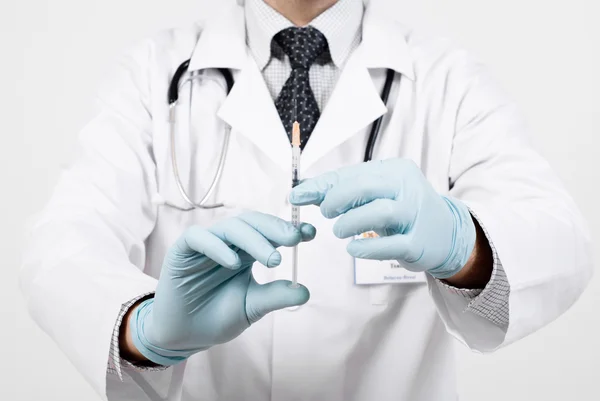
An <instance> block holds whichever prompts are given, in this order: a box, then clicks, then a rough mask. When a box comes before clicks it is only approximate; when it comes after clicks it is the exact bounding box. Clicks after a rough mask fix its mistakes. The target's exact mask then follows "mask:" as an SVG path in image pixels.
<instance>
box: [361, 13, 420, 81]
mask: <svg viewBox="0 0 600 401" xmlns="http://www.w3.org/2000/svg"><path fill="white" fill-rule="evenodd" d="M361 48H362V51H363V57H364V62H365V66H366V67H367V68H371V69H375V68H390V69H392V70H394V71H396V72H397V73H399V74H401V75H402V77H403V78H408V79H410V80H412V81H414V80H415V72H414V66H413V58H412V55H411V54H410V49H409V47H408V43H407V41H406V32H405V30H404V28H403V27H402V25H401V24H400V23H399V22H397V21H395V20H393V19H391V18H388V17H386V16H384V15H381V14H380V13H378V12H377V11H375V10H374V9H373V8H372V7H371V8H367V10H366V13H365V17H364V20H363V37H362V43H361Z"/></svg>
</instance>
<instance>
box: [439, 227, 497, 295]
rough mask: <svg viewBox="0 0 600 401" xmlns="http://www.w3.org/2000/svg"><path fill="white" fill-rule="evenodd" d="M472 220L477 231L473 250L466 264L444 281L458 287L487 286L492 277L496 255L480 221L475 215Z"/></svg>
mask: <svg viewBox="0 0 600 401" xmlns="http://www.w3.org/2000/svg"><path fill="white" fill-rule="evenodd" d="M472 220H473V223H474V225H475V232H476V240H475V246H474V247H473V251H472V252H471V255H470V256H469V259H468V261H467V263H466V264H465V266H464V267H463V268H462V269H461V270H460V271H459V272H458V273H456V274H455V275H454V276H452V277H449V278H447V279H446V280H444V281H445V282H446V283H447V284H449V285H451V286H453V287H457V288H465V289H482V288H485V286H486V285H487V284H488V282H489V281H490V279H491V277H492V272H493V270H494V257H493V253H492V249H491V247H490V244H489V242H488V239H487V237H486V235H485V233H484V231H483V229H482V228H481V226H480V225H479V222H478V221H477V219H475V218H473V217H472Z"/></svg>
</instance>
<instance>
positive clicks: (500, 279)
mask: <svg viewBox="0 0 600 401" xmlns="http://www.w3.org/2000/svg"><path fill="white" fill-rule="evenodd" d="M363 12H364V9H363V2H362V1H359V0H339V1H338V2H337V3H336V4H335V5H334V6H333V7H331V8H329V9H328V10H326V11H325V12H323V13H322V14H321V15H319V16H318V17H317V18H316V19H315V20H313V21H312V22H311V23H310V25H312V26H313V27H315V28H317V29H318V30H319V31H321V32H322V33H323V34H324V35H325V37H326V38H327V42H328V44H329V53H326V54H323V55H322V56H321V57H319V58H318V59H317V60H316V62H315V63H314V64H313V65H312V66H311V68H310V71H309V74H310V86H311V88H312V90H313V92H314V94H315V98H316V100H317V104H318V105H319V109H321V111H322V110H323V108H324V107H325V105H326V104H327V100H328V99H329V97H330V95H331V93H332V92H333V89H334V87H335V83H336V81H337V79H338V76H339V73H340V71H341V70H342V68H343V66H344V63H345V62H346V60H347V59H348V57H349V56H350V54H351V53H352V51H353V50H354V49H356V47H357V46H358V45H359V44H360V41H361V23H362V17H363ZM245 14H246V35H247V43H248V47H249V48H250V51H251V52H252V55H253V56H254V59H255V60H256V63H257V65H258V67H259V68H260V69H261V70H262V73H263V77H264V79H265V82H266V84H267V87H268V88H269V91H270V93H271V96H272V97H273V100H275V99H276V98H277V95H278V94H279V92H280V91H281V89H282V88H283V85H284V84H285V81H286V80H287V79H288V77H289V75H290V73H291V71H292V67H291V64H290V61H289V58H288V57H287V55H285V54H284V53H283V51H282V50H281V49H280V48H279V46H278V45H277V44H276V43H275V42H274V41H273V40H272V39H273V37H274V36H275V34H277V33H278V32H279V31H281V30H283V29H285V28H289V27H291V26H294V24H292V23H291V22H290V21H289V20H287V19H286V18H285V17H283V16H282V15H281V14H279V13H278V12H276V11H275V10H274V9H272V8H271V7H270V6H268V5H267V4H266V3H264V1H263V0H247V1H246V5H245ZM473 216H474V217H475V218H476V219H477V217H476V216H475V215H474V214H473ZM477 221H478V222H479V224H480V226H481V228H482V229H483V231H484V232H485V235H486V237H487V239H488V241H489V243H490V246H491V248H492V253H493V257H494V267H493V272H492V276H491V279H490V281H489V283H488V285H487V286H486V287H485V289H483V290H482V289H475V290H465V289H459V288H455V287H452V286H450V285H448V284H445V283H443V282H442V281H439V280H437V283H438V285H439V286H440V287H442V289H443V290H445V291H449V292H451V293H453V294H456V295H457V296H461V297H464V298H465V299H468V300H470V302H469V304H468V306H467V308H466V310H465V313H466V312H471V313H475V314H477V315H479V316H482V317H484V318H486V319H488V320H490V321H491V322H493V323H494V324H497V325H499V326H503V327H506V326H507V325H508V321H509V314H508V298H509V294H510V286H509V283H508V280H507V278H506V274H505V272H504V269H503V268H502V264H501V262H500V259H499V258H498V254H497V252H496V249H495V247H494V244H493V242H492V241H491V239H490V237H489V235H488V233H487V231H486V229H485V226H484V225H483V224H482V223H481V222H480V221H479V219H477ZM151 295H152V294H142V295H140V296H139V297H137V298H135V299H132V300H131V301H129V302H127V303H126V304H124V305H123V307H122V308H121V312H120V314H119V317H118V319H117V323H116V325H115V329H114V331H113V338H112V344H111V352H110V358H109V362H108V372H109V373H113V374H117V375H119V377H122V376H121V374H122V373H121V369H122V367H123V366H125V367H126V368H128V369H135V370H138V371H152V370H163V369H166V368H164V367H161V366H157V367H140V366H135V365H133V364H131V363H129V362H127V361H126V360H124V359H122V358H121V357H120V355H119V331H120V327H121V322H122V320H123V317H124V316H125V314H126V313H127V311H128V310H129V308H130V307H131V306H132V305H134V304H135V303H136V302H137V301H139V300H141V299H143V298H146V297H148V296H151Z"/></svg>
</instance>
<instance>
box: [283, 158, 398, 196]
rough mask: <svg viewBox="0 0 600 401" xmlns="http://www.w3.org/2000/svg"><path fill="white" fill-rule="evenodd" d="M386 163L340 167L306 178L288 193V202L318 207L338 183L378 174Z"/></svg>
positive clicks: (377, 162)
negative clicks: (360, 176) (356, 177)
mask: <svg viewBox="0 0 600 401" xmlns="http://www.w3.org/2000/svg"><path fill="white" fill-rule="evenodd" d="M388 164H389V163H388V161H384V162H381V161H371V162H367V163H360V164H355V165H352V166H346V167H342V168H340V169H338V170H335V171H330V172H328V173H324V174H321V175H319V176H316V177H313V178H306V179H304V180H302V182H301V183H300V184H299V185H297V186H296V187H295V188H294V189H292V192H291V193H290V202H291V203H292V204H293V205H298V206H303V205H320V204H321V202H323V200H324V199H325V196H326V195H327V192H329V190H331V188H333V187H334V186H336V185H337V184H338V183H339V182H340V181H342V180H347V179H350V180H352V179H353V177H355V176H359V175H364V174H380V170H381V168H382V166H383V167H386V166H387V165H388Z"/></svg>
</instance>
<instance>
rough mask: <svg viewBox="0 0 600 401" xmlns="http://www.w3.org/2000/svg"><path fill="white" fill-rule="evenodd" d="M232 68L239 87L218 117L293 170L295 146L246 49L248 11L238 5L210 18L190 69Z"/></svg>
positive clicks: (193, 56) (233, 90)
mask: <svg viewBox="0 0 600 401" xmlns="http://www.w3.org/2000/svg"><path fill="white" fill-rule="evenodd" d="M206 68H229V69H231V70H232V71H233V73H234V78H235V84H234V86H233V89H232V90H231V93H230V94H229V96H227V98H226V100H225V102H224V103H223V105H222V106H221V107H220V109H219V111H218V117H219V118H221V119H222V120H223V121H224V122H225V123H226V124H228V125H229V126H231V128H232V132H233V133H234V135H235V134H236V133H239V134H241V135H244V136H245V137H246V138H248V140H250V141H251V142H252V143H253V144H254V145H255V146H256V147H257V148H259V149H260V150H261V151H262V152H264V153H265V154H266V155H267V156H268V157H269V158H271V159H272V160H273V161H274V162H275V163H276V164H277V165H278V166H279V167H281V168H283V169H289V168H290V163H291V149H290V148H291V147H290V143H289V140H288V139H287V135H286V133H285V129H284V127H283V124H281V120H280V119H279V114H278V113H277V109H276V108H275V104H274V102H273V99H272V97H271V94H270V93H269V90H268V88H267V86H266V84H265V82H264V79H263V77H262V74H261V71H260V69H259V68H258V66H257V65H256V62H255V61H254V59H253V57H252V55H251V54H250V52H249V51H248V49H247V46H246V23H245V17H244V8H243V6H240V5H235V6H233V7H232V8H228V9H226V10H225V12H223V14H221V15H220V16H219V17H218V18H214V19H210V20H209V21H208V22H207V24H206V26H205V27H204V29H203V30H202V33H201V34H200V38H199V40H198V43H197V44H196V48H195V50H194V54H193V55H192V59H191V61H190V67H189V69H190V70H199V69H206Z"/></svg>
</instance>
